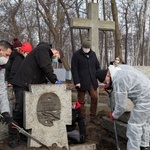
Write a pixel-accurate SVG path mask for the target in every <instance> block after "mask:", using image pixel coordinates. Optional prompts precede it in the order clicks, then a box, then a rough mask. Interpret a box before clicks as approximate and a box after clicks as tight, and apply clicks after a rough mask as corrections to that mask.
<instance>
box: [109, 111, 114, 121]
mask: <svg viewBox="0 0 150 150" xmlns="http://www.w3.org/2000/svg"><path fill="white" fill-rule="evenodd" d="M109 118H110V119H111V120H114V119H115V118H114V116H113V115H112V112H111V113H110V114H109Z"/></svg>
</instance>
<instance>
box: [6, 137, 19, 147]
mask: <svg viewBox="0 0 150 150" xmlns="http://www.w3.org/2000/svg"><path fill="white" fill-rule="evenodd" d="M7 145H8V146H9V147H11V148H15V147H17V146H19V145H20V143H19V139H16V138H8V144H7Z"/></svg>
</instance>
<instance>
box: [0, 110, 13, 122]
mask: <svg viewBox="0 0 150 150" xmlns="http://www.w3.org/2000/svg"><path fill="white" fill-rule="evenodd" d="M2 116H3V118H2V123H3V124H8V123H10V121H11V118H10V115H9V113H8V112H3V113H2Z"/></svg>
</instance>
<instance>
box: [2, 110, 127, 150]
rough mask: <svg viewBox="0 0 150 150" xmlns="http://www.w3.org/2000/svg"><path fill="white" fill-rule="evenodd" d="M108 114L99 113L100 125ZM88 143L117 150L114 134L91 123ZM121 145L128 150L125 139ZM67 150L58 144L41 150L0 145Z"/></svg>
mask: <svg viewBox="0 0 150 150" xmlns="http://www.w3.org/2000/svg"><path fill="white" fill-rule="evenodd" d="M105 114H106V113H105V112H102V113H99V115H98V116H97V119H98V120H99V123H101V121H102V120H101V117H102V116H104V115H105ZM86 132H87V137H86V143H96V147H97V150H116V144H115V137H114V135H113V134H112V133H110V132H108V131H106V130H105V129H103V128H102V127H101V125H100V124H99V125H95V124H93V123H91V122H89V123H87V125H86ZM119 144H120V148H121V150H126V141H124V140H123V139H119ZM48 149H49V150H65V148H60V147H57V145H56V144H54V145H53V146H51V147H49V148H45V147H40V148H29V147H27V143H25V142H21V143H20V146H18V147H17V148H15V149H12V148H10V147H8V146H7V139H6V140H4V141H1V143H0V150H48Z"/></svg>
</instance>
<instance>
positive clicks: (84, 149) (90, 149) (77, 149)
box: [69, 143, 96, 150]
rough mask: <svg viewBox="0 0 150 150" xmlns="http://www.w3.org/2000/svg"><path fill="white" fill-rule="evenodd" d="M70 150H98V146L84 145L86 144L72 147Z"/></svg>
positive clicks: (92, 144)
mask: <svg viewBox="0 0 150 150" xmlns="http://www.w3.org/2000/svg"><path fill="white" fill-rule="evenodd" d="M69 150H96V144H94V143H84V144H76V145H70V147H69Z"/></svg>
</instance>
